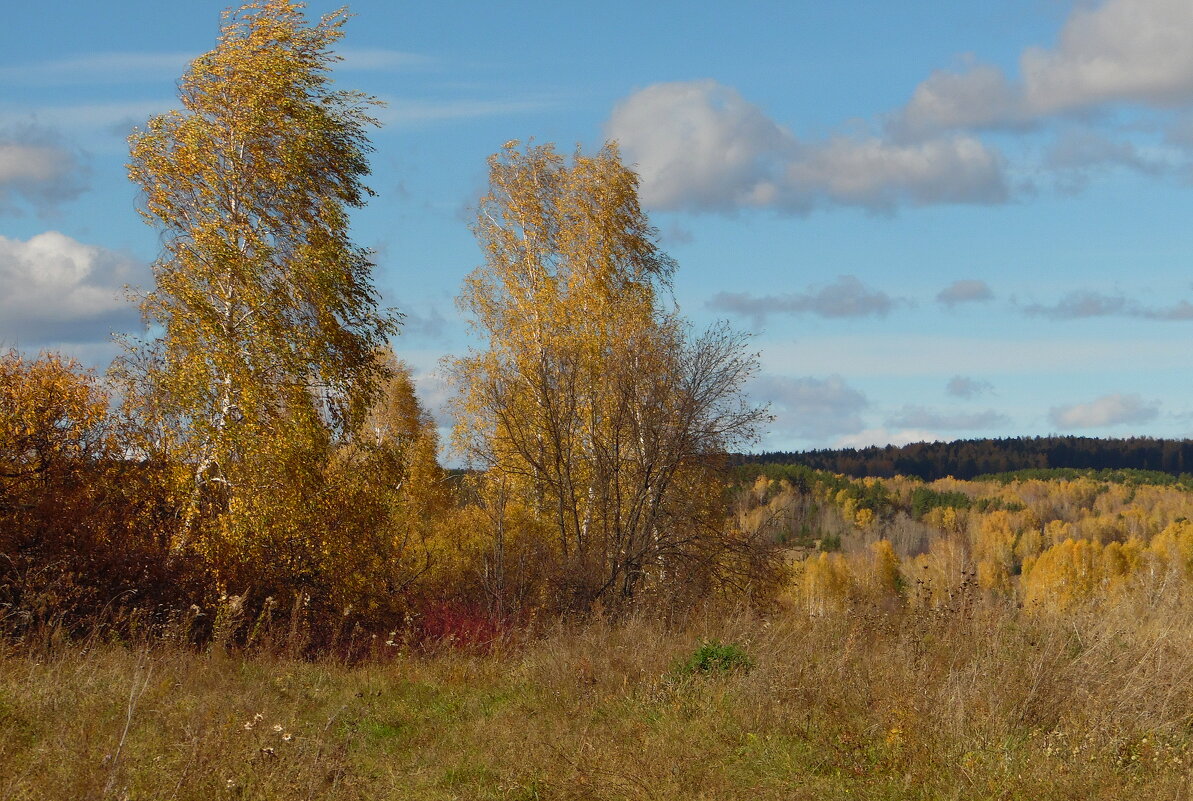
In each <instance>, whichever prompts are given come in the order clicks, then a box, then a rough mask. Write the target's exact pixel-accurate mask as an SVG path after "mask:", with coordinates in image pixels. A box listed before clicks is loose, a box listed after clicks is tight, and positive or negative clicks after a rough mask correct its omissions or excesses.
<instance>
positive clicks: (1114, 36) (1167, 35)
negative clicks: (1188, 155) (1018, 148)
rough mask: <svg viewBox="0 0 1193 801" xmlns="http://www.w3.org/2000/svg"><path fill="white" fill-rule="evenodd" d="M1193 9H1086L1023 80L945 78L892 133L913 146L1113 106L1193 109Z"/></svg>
mask: <svg viewBox="0 0 1193 801" xmlns="http://www.w3.org/2000/svg"><path fill="white" fill-rule="evenodd" d="M1190 41H1193V3H1189V2H1188V0H1105V1H1104V2H1101V3H1098V4H1089V3H1079V4H1077V7H1076V8H1074V10H1073V12H1072V13H1071V14H1070V16H1069V18H1068V19H1067V20H1066V21H1065V24H1064V27H1063V28H1062V29H1061V32H1060V36H1059V39H1058V41H1057V43H1056V45H1055V46H1054V47H1052V48H1040V47H1032V48H1028V49H1026V50H1024V51H1023V53H1022V54H1021V56H1020V59H1019V72H1020V80H1019V81H1012V80H1011V79H1009V78H1008V77H1007V76H1006V75H1005V74H1004V73H1003V72H1002V70H1000V69H998V68H997V67H994V66H990V65H985V64H976V65H972V66H969V67H967V68H965V69H962V70H959V71H947V70H940V71H937V72H934V73H932V75H930V76H929V77H928V78H927V79H926V80H925V81H924V82H923V83H921V84H920V85H919V86H918V87H916V89H915V91H914V92H913V93H912V97H911V100H910V101H909V102H908V104H907V105H906V106H905V107H904V108H903V109H902V110H900V111H899V112H898V113H897V114H895V115H893V117H892V119H891V123H890V128H891V130H892V132H893V133H895V134H896V135H899V136H904V137H908V136H911V137H914V136H928V135H937V134H938V133H939V132H940V131H946V130H956V129H972V128H991V127H1007V126H1021V125H1025V124H1030V123H1031V122H1032V121H1034V120H1038V119H1040V118H1042V117H1046V116H1050V115H1054V114H1059V113H1065V112H1071V111H1079V110H1085V109H1090V108H1095V107H1098V106H1102V105H1105V104H1108V103H1120V102H1121V103H1134V104H1142V105H1148V106H1158V107H1169V106H1176V105H1181V104H1185V103H1188V102H1190V101H1193V48H1190V47H1189V42H1190Z"/></svg>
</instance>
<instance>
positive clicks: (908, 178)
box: [786, 135, 1010, 210]
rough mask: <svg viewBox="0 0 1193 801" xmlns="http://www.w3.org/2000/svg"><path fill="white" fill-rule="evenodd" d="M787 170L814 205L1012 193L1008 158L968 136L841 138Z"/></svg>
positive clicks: (976, 198) (791, 184)
mask: <svg viewBox="0 0 1193 801" xmlns="http://www.w3.org/2000/svg"><path fill="white" fill-rule="evenodd" d="M786 173H787V174H786V185H787V188H788V190H789V191H791V192H792V193H793V195H794V196H795V197H796V198H799V199H801V200H803V199H804V198H806V200H804V202H806V203H807V204H808V205H812V204H814V203H816V202H817V201H818V200H820V199H828V200H831V201H834V202H837V203H844V204H846V205H856V206H863V207H866V208H870V209H876V210H889V209H892V208H894V207H895V206H896V205H898V204H900V203H910V204H912V205H915V206H928V205H937V204H950V203H977V204H991V203H1003V202H1006V201H1007V200H1008V199H1009V196H1010V193H1009V190H1008V189H1007V185H1006V182H1005V180H1004V178H1003V166H1002V157H1001V156H1000V155H999V154H998V153H997V152H996V151H994V150H991V149H990V148H988V147H986V145H984V144H982V143H981V142H979V141H978V140H977V139H975V138H973V137H971V136H963V135H950V136H945V137H942V138H937V139H930V140H927V141H923V142H917V143H912V144H895V143H892V142H888V141H885V140H882V139H878V138H874V137H870V138H867V139H855V138H849V137H843V136H838V137H834V138H832V139H830V140H828V141H827V142H824V143H821V144H818V145H815V146H812V147H811V148H809V149H808V151H807V152H806V153H805V154H804V156H803V158H800V159H797V160H795V161H792V162H791V163H790V164H789V165H787V170H786ZM801 205H803V204H802V203H799V202H797V206H801Z"/></svg>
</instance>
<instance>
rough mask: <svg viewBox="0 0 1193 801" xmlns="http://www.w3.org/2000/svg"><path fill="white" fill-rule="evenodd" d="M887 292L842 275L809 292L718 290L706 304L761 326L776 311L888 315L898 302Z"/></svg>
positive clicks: (839, 314) (851, 315) (837, 314)
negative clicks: (772, 293) (748, 319)
mask: <svg viewBox="0 0 1193 801" xmlns="http://www.w3.org/2000/svg"><path fill="white" fill-rule="evenodd" d="M898 302H899V301H897V300H896V299H895V298H892V297H891V296H890V295H888V294H887V293H885V292H883V291H881V290H878V289H872V288H870V287H868V286H866V285H865V284H863V283H862V282H861V281H860V280H859V279H858V278H857V277H856V276H852V275H842V276H840V277H838V278H837V280H836V281H834V282H833V283H831V284H827V285H824V286H821V287H813V288H809V289H808V290H807V291H805V292H789V293H783V294H776V295H751V294H749V293H746V292H718V293H717V294H716V295H714V296H713V297H712V298H711V299H710V300H709V301H708V303H707V304H706V305H707V306H708V308H710V309H714V310H716V311H722V312H728V313H730V314H736V315H739V316H742V317H749V318H751V319H752V320H753V322H754V325H755V326H761V325H762V324H763V323H765V322H766V318H767V317H768V316H769V315H772V314H813V315H816V316H818V317H829V318H834V317H835V318H840V317H874V316H878V317H881V316H884V315H886V314H887V313H889V312H890V311H891V309H892V308H894V306H895V305H896V304H897V303H898Z"/></svg>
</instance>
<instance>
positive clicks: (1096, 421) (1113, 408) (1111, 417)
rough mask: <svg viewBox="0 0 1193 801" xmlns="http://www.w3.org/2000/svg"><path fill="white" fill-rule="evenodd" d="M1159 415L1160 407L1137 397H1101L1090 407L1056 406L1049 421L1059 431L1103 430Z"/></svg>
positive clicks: (1078, 405) (1080, 405) (1085, 404)
mask: <svg viewBox="0 0 1193 801" xmlns="http://www.w3.org/2000/svg"><path fill="white" fill-rule="evenodd" d="M1159 413H1160V407H1159V404H1158V403H1156V402H1154V401H1144V400H1143V398H1141V397H1140V396H1139V395H1118V394H1116V395H1103V396H1102V397H1100V398H1098V399H1097V400H1094V401H1090V402H1089V403H1075V404H1072V405H1070V406H1056V407H1054V408H1053V409H1052V411H1051V412H1050V413H1049V415H1048V417H1049V419H1050V420H1051V421H1052V422H1053V424H1055V425H1057V426H1059V427H1061V428H1102V427H1103V426H1115V425H1123V424H1125V423H1146V422H1148V421H1150V420H1154V419H1155V418H1156V416H1157V415H1159Z"/></svg>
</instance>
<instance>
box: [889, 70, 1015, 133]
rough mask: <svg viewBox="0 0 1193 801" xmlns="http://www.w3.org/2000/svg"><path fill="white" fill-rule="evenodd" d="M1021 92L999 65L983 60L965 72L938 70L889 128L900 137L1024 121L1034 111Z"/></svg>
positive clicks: (894, 118) (892, 121) (914, 93)
mask: <svg viewBox="0 0 1193 801" xmlns="http://www.w3.org/2000/svg"><path fill="white" fill-rule="evenodd" d="M1021 92H1022V90H1021V89H1020V88H1019V87H1016V86H1014V85H1012V84H1011V83H1010V82H1009V81H1008V80H1007V77H1006V75H1004V74H1003V72H1002V70H1000V69H998V68H997V67H992V66H988V65H984V64H982V65H977V66H974V67H972V68H971V69H969V70H968V71H966V72H950V71H948V70H936V71H934V72H933V73H932V74H931V75H929V76H928V78H927V79H926V80H925V81H924V82H923V83H921V84H920V85H919V86H917V87H916V88H915V91H914V92H912V95H911V100H910V101H909V102H908V104H907V105H906V106H905V107H904V108H903V109H902V110H901V111H900V112H898V113H897V114H895V115H893V116H892V118H891V121H890V128H891V130H892V132H893V133H895V134H897V135H898V136H899V137H901V138H918V137H922V136H925V135H929V134H932V133H935V132H937V131H946V130H951V129H957V128H986V127H1002V126H1017V125H1023V124H1026V123H1027V121H1028V120H1029V119H1030V117H1031V114H1030V113H1029V112H1028V111H1027V109H1026V108H1025V107H1024V104H1023V99H1022V97H1021Z"/></svg>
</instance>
